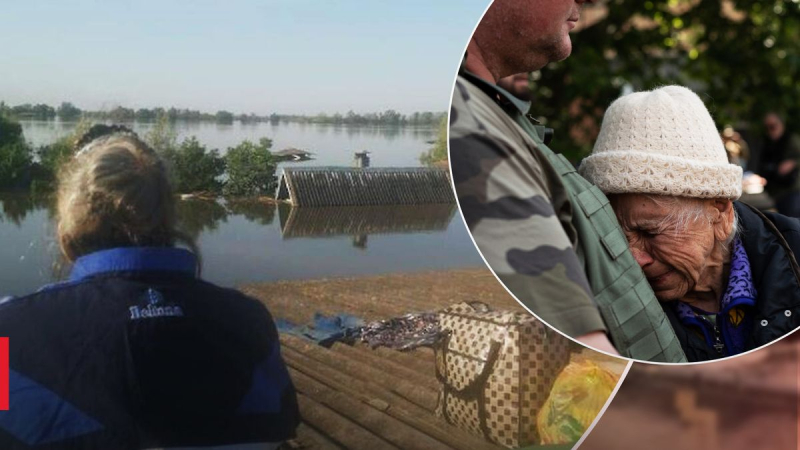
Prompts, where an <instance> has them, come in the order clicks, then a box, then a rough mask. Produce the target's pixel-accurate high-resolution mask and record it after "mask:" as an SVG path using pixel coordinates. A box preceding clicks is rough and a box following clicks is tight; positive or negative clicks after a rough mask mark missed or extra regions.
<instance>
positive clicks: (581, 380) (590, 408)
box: [536, 361, 619, 444]
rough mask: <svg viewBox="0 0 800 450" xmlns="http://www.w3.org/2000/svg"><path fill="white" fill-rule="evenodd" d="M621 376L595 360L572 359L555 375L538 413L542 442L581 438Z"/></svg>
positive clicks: (568, 440) (560, 442)
mask: <svg viewBox="0 0 800 450" xmlns="http://www.w3.org/2000/svg"><path fill="white" fill-rule="evenodd" d="M617 381H619V377H618V376H617V375H615V374H614V373H612V372H610V371H608V370H606V369H604V368H602V367H600V366H598V365H597V364H595V363H594V362H592V361H581V362H572V363H569V365H567V367H565V368H564V370H563V371H562V372H561V374H559V375H558V378H556V382H555V383H554V384H553V389H552V390H551V391H550V397H548V398H547V401H545V402H544V405H542V409H541V410H540V411H539V414H538V416H537V421H536V422H537V426H538V430H539V438H540V439H541V443H542V444H567V443H572V442H576V441H578V440H579V439H580V438H581V436H582V435H583V432H584V431H585V430H586V428H588V427H589V425H591V423H592V421H594V418H595V417H596V416H597V414H599V413H600V410H601V409H602V408H603V405H605V403H606V400H608V397H609V396H610V395H611V392H613V391H614V387H616V385H617Z"/></svg>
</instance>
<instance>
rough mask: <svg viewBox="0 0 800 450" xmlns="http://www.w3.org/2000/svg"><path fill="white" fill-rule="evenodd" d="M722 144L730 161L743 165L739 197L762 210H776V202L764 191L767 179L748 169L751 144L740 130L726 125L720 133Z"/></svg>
mask: <svg viewBox="0 0 800 450" xmlns="http://www.w3.org/2000/svg"><path fill="white" fill-rule="evenodd" d="M720 137H721V138H722V145H723V146H724V147H725V152H727V154H728V162H730V163H731V164H736V165H737V166H741V168H742V170H743V171H744V174H743V175H742V197H741V198H740V199H739V200H741V201H742V202H744V203H747V204H748V205H751V206H754V207H756V208H758V209H759V210H761V211H774V208H775V202H774V201H773V200H772V198H771V197H770V196H769V194H767V193H766V192H764V186H766V184H767V180H766V179H765V178H764V177H762V176H760V175H758V174H755V173H753V172H750V171H748V161H750V158H751V154H750V146H749V145H747V141H745V140H744V138H742V135H741V134H739V132H738V131H736V130H734V129H733V127H731V126H726V127H725V128H724V129H723V130H722V133H721V134H720Z"/></svg>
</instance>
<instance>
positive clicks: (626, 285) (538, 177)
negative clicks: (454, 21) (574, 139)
mask: <svg viewBox="0 0 800 450" xmlns="http://www.w3.org/2000/svg"><path fill="white" fill-rule="evenodd" d="M590 1H591V0H495V1H494V3H493V4H492V5H491V7H490V8H489V9H488V10H487V12H486V15H485V16H484V17H483V19H482V21H481V23H480V24H479V25H478V27H477V29H476V30H475V33H474V35H473V36H472V39H471V40H470V42H469V45H468V47H467V55H466V57H465V60H464V63H463V65H462V70H461V71H460V73H459V77H458V80H457V83H456V87H455V91H454V93H453V103H452V105H451V110H450V161H451V166H452V172H453V182H454V184H455V187H456V192H457V195H458V200H459V206H460V208H461V211H462V213H463V214H464V218H465V220H466V222H467V226H468V227H469V229H470V232H471V233H472V236H473V238H474V239H475V243H476V245H477V246H478V248H479V250H480V251H481V253H482V254H483V256H484V258H485V259H486V262H487V263H488V264H489V266H490V267H491V268H492V270H493V271H494V272H495V273H496V274H497V276H498V277H499V278H500V280H501V281H502V282H503V283H504V284H505V286H506V287H507V288H508V289H509V290H510V291H511V292H512V293H513V294H514V295H515V296H516V297H517V299H518V300H520V301H521V302H522V303H523V304H524V305H525V306H527V307H528V308H529V309H530V310H531V311H533V312H534V313H536V314H537V315H538V316H539V317H540V318H541V319H543V320H544V321H546V322H547V323H549V324H550V325H552V326H553V327H555V328H557V329H559V330H561V331H562V332H564V333H566V334H567V335H569V336H572V337H574V338H576V339H577V340H579V341H581V342H583V343H585V344H587V345H589V346H591V347H594V348H597V349H600V350H603V351H607V352H609V353H619V354H622V355H623V356H628V357H632V358H636V359H642V360H653V361H666V362H682V361H685V356H684V355H683V352H682V350H681V349H680V345H679V343H678V341H677V339H676V338H675V333H674V331H673V330H672V328H671V327H670V325H669V322H668V321H667V319H666V317H665V316H664V313H663V311H662V310H661V308H660V306H659V304H658V302H657V300H656V299H655V296H654V295H653V292H652V290H651V289H650V287H649V285H648V284H647V280H646V279H645V278H644V275H643V274H642V272H641V269H640V268H639V267H638V266H637V265H636V263H635V261H634V260H633V258H632V257H631V254H630V251H629V250H628V247H627V241H626V240H625V237H624V235H623V234H622V233H621V231H620V229H619V224H618V223H617V222H616V218H615V216H614V214H613V211H611V209H610V207H609V205H608V200H607V199H606V198H605V196H604V195H603V194H602V193H601V192H600V191H599V190H598V189H597V188H596V187H594V186H592V185H591V184H589V183H588V182H587V181H586V180H584V179H583V178H581V177H580V175H578V174H577V172H576V171H575V169H574V167H572V165H571V164H569V163H568V162H567V161H566V159H564V158H563V156H560V155H556V154H555V153H553V152H552V151H551V150H550V149H549V148H547V146H546V145H545V144H544V140H545V139H546V137H545V136H546V133H545V130H544V128H543V127H540V126H538V125H536V124H534V123H531V121H530V120H529V119H528V116H527V114H526V113H527V112H528V109H529V108H530V104H529V103H526V102H524V101H521V100H520V99H517V98H514V97H513V96H512V95H510V94H509V93H508V92H506V91H505V90H503V89H502V88H499V87H498V86H497V85H496V83H497V81H498V80H499V79H500V78H502V77H505V76H508V75H512V74H515V73H520V72H529V71H533V70H538V69H540V68H542V67H544V66H545V65H546V64H547V63H549V62H552V61H558V60H561V59H564V58H566V57H567V56H569V54H570V52H571V50H572V47H571V42H570V38H569V34H568V33H569V31H570V30H572V29H573V28H574V27H575V24H576V23H577V20H578V18H579V16H580V9H581V7H582V5H583V4H584V3H588V2H590ZM609 337H610V339H609ZM612 342H613V343H612Z"/></svg>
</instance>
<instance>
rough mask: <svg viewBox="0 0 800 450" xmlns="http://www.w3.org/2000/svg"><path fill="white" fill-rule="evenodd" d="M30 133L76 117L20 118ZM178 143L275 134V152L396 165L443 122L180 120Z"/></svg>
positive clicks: (406, 162)
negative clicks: (363, 157)
mask: <svg viewBox="0 0 800 450" xmlns="http://www.w3.org/2000/svg"><path fill="white" fill-rule="evenodd" d="M20 123H21V125H22V131H23V133H24V134H25V138H26V139H27V140H28V142H30V143H31V144H33V145H34V146H36V147H38V146H40V145H46V144H49V143H51V142H53V141H55V140H56V139H58V138H59V137H62V136H66V135H68V134H70V133H71V132H72V131H73V130H74V129H75V125H76V123H75V122H60V121H42V120H26V121H21V122H20ZM126 125H127V126H129V127H131V128H132V129H133V131H135V132H137V133H138V134H139V135H141V136H144V135H146V134H147V132H148V131H150V130H151V129H152V128H153V126H154V125H153V124H152V123H140V122H134V123H131V124H126ZM174 130H175V133H176V134H177V137H178V142H180V141H181V140H183V139H184V138H186V137H189V136H195V137H197V139H198V140H199V141H200V142H201V143H202V144H204V145H206V146H207V147H208V148H209V149H218V150H219V151H220V153H221V154H225V152H226V151H227V149H228V147H233V146H235V145H238V144H239V143H240V142H242V141H243V140H245V139H247V140H250V141H253V142H258V140H259V139H260V138H262V137H267V138H270V139H272V151H280V150H283V149H286V148H289V147H294V148H299V149H301V150H307V151H310V152H312V153H314V155H315V159H314V160H312V161H308V162H304V163H301V164H312V165H318V166H331V165H346V166H349V165H351V164H352V161H353V153H355V152H360V151H364V150H366V151H369V152H370V153H371V154H370V158H371V160H372V165H374V166H391V167H416V166H419V165H420V162H419V156H420V154H422V153H423V152H424V151H426V150H427V149H428V148H429V147H430V146H431V144H429V143H428V142H430V141H433V140H435V139H436V133H437V127H385V126H344V125H339V126H337V125H330V124H299V123H278V124H274V125H273V124H271V123H254V124H242V123H241V122H238V121H237V122H234V123H233V124H232V125H221V124H216V123H213V122H175V124H174Z"/></svg>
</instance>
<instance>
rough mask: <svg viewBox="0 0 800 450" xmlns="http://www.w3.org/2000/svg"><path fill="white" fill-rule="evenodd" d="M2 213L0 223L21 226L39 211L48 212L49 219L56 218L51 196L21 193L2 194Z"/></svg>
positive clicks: (0, 200) (0, 195) (0, 194)
mask: <svg viewBox="0 0 800 450" xmlns="http://www.w3.org/2000/svg"><path fill="white" fill-rule="evenodd" d="M0 203H2V205H3V206H2V212H1V213H0V221H3V222H11V223H13V224H14V225H16V226H18V227H19V226H20V225H21V224H22V222H23V221H24V220H25V218H26V217H27V216H28V214H30V213H31V212H33V211H34V210H37V209H43V210H46V211H47V215H48V218H50V219H52V218H53V217H55V204H54V202H53V200H52V198H51V197H50V196H47V195H29V194H20V193H0Z"/></svg>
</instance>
